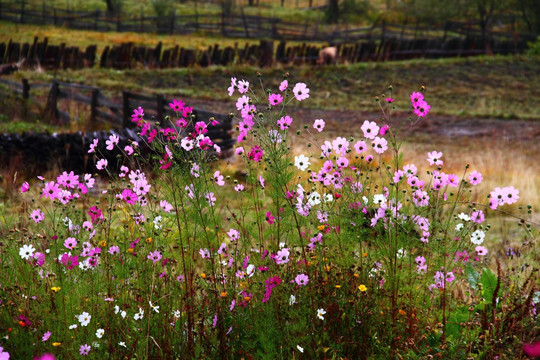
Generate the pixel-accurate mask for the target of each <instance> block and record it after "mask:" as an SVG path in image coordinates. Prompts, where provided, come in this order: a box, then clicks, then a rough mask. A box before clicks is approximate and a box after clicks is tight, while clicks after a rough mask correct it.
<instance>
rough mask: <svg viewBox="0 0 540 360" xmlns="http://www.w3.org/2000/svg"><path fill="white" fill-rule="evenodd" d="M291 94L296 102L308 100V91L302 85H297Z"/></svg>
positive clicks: (304, 85)
mask: <svg viewBox="0 0 540 360" xmlns="http://www.w3.org/2000/svg"><path fill="white" fill-rule="evenodd" d="M293 94H294V97H295V98H296V100H298V101H302V100H305V99H307V98H309V89H308V88H307V86H306V84H304V83H297V84H296V85H295V86H294V88H293Z"/></svg>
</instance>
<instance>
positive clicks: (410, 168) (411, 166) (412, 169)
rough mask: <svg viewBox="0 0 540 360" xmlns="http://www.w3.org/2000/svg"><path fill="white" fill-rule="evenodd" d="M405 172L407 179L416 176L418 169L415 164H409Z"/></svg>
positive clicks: (404, 169)
mask: <svg viewBox="0 0 540 360" xmlns="http://www.w3.org/2000/svg"><path fill="white" fill-rule="evenodd" d="M403 171H404V172H405V175H406V176H407V177H410V176H414V175H416V172H417V171H418V170H417V169H416V166H415V165H414V164H407V165H405V166H404V167H403Z"/></svg>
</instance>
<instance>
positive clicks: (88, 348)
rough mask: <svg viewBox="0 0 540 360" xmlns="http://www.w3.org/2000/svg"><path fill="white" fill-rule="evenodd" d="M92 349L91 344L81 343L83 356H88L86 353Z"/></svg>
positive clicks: (80, 350)
mask: <svg viewBox="0 0 540 360" xmlns="http://www.w3.org/2000/svg"><path fill="white" fill-rule="evenodd" d="M90 350H91V348H90V345H88V344H84V345H81V347H80V348H79V353H80V354H81V355H82V356H86V355H88V353H89V352H90Z"/></svg>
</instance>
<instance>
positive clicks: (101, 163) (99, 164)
mask: <svg viewBox="0 0 540 360" xmlns="http://www.w3.org/2000/svg"><path fill="white" fill-rule="evenodd" d="M108 164H109V162H108V161H107V159H101V160H98V162H97V164H96V169H98V170H103V169H105V168H106V167H107V165H108Z"/></svg>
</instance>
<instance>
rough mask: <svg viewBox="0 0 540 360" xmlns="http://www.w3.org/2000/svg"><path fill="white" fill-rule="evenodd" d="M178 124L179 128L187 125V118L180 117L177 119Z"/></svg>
mask: <svg viewBox="0 0 540 360" xmlns="http://www.w3.org/2000/svg"><path fill="white" fill-rule="evenodd" d="M176 126H178V127H179V128H182V129H183V128H185V127H186V126H187V121H186V119H183V118H180V119H178V120H176Z"/></svg>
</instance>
